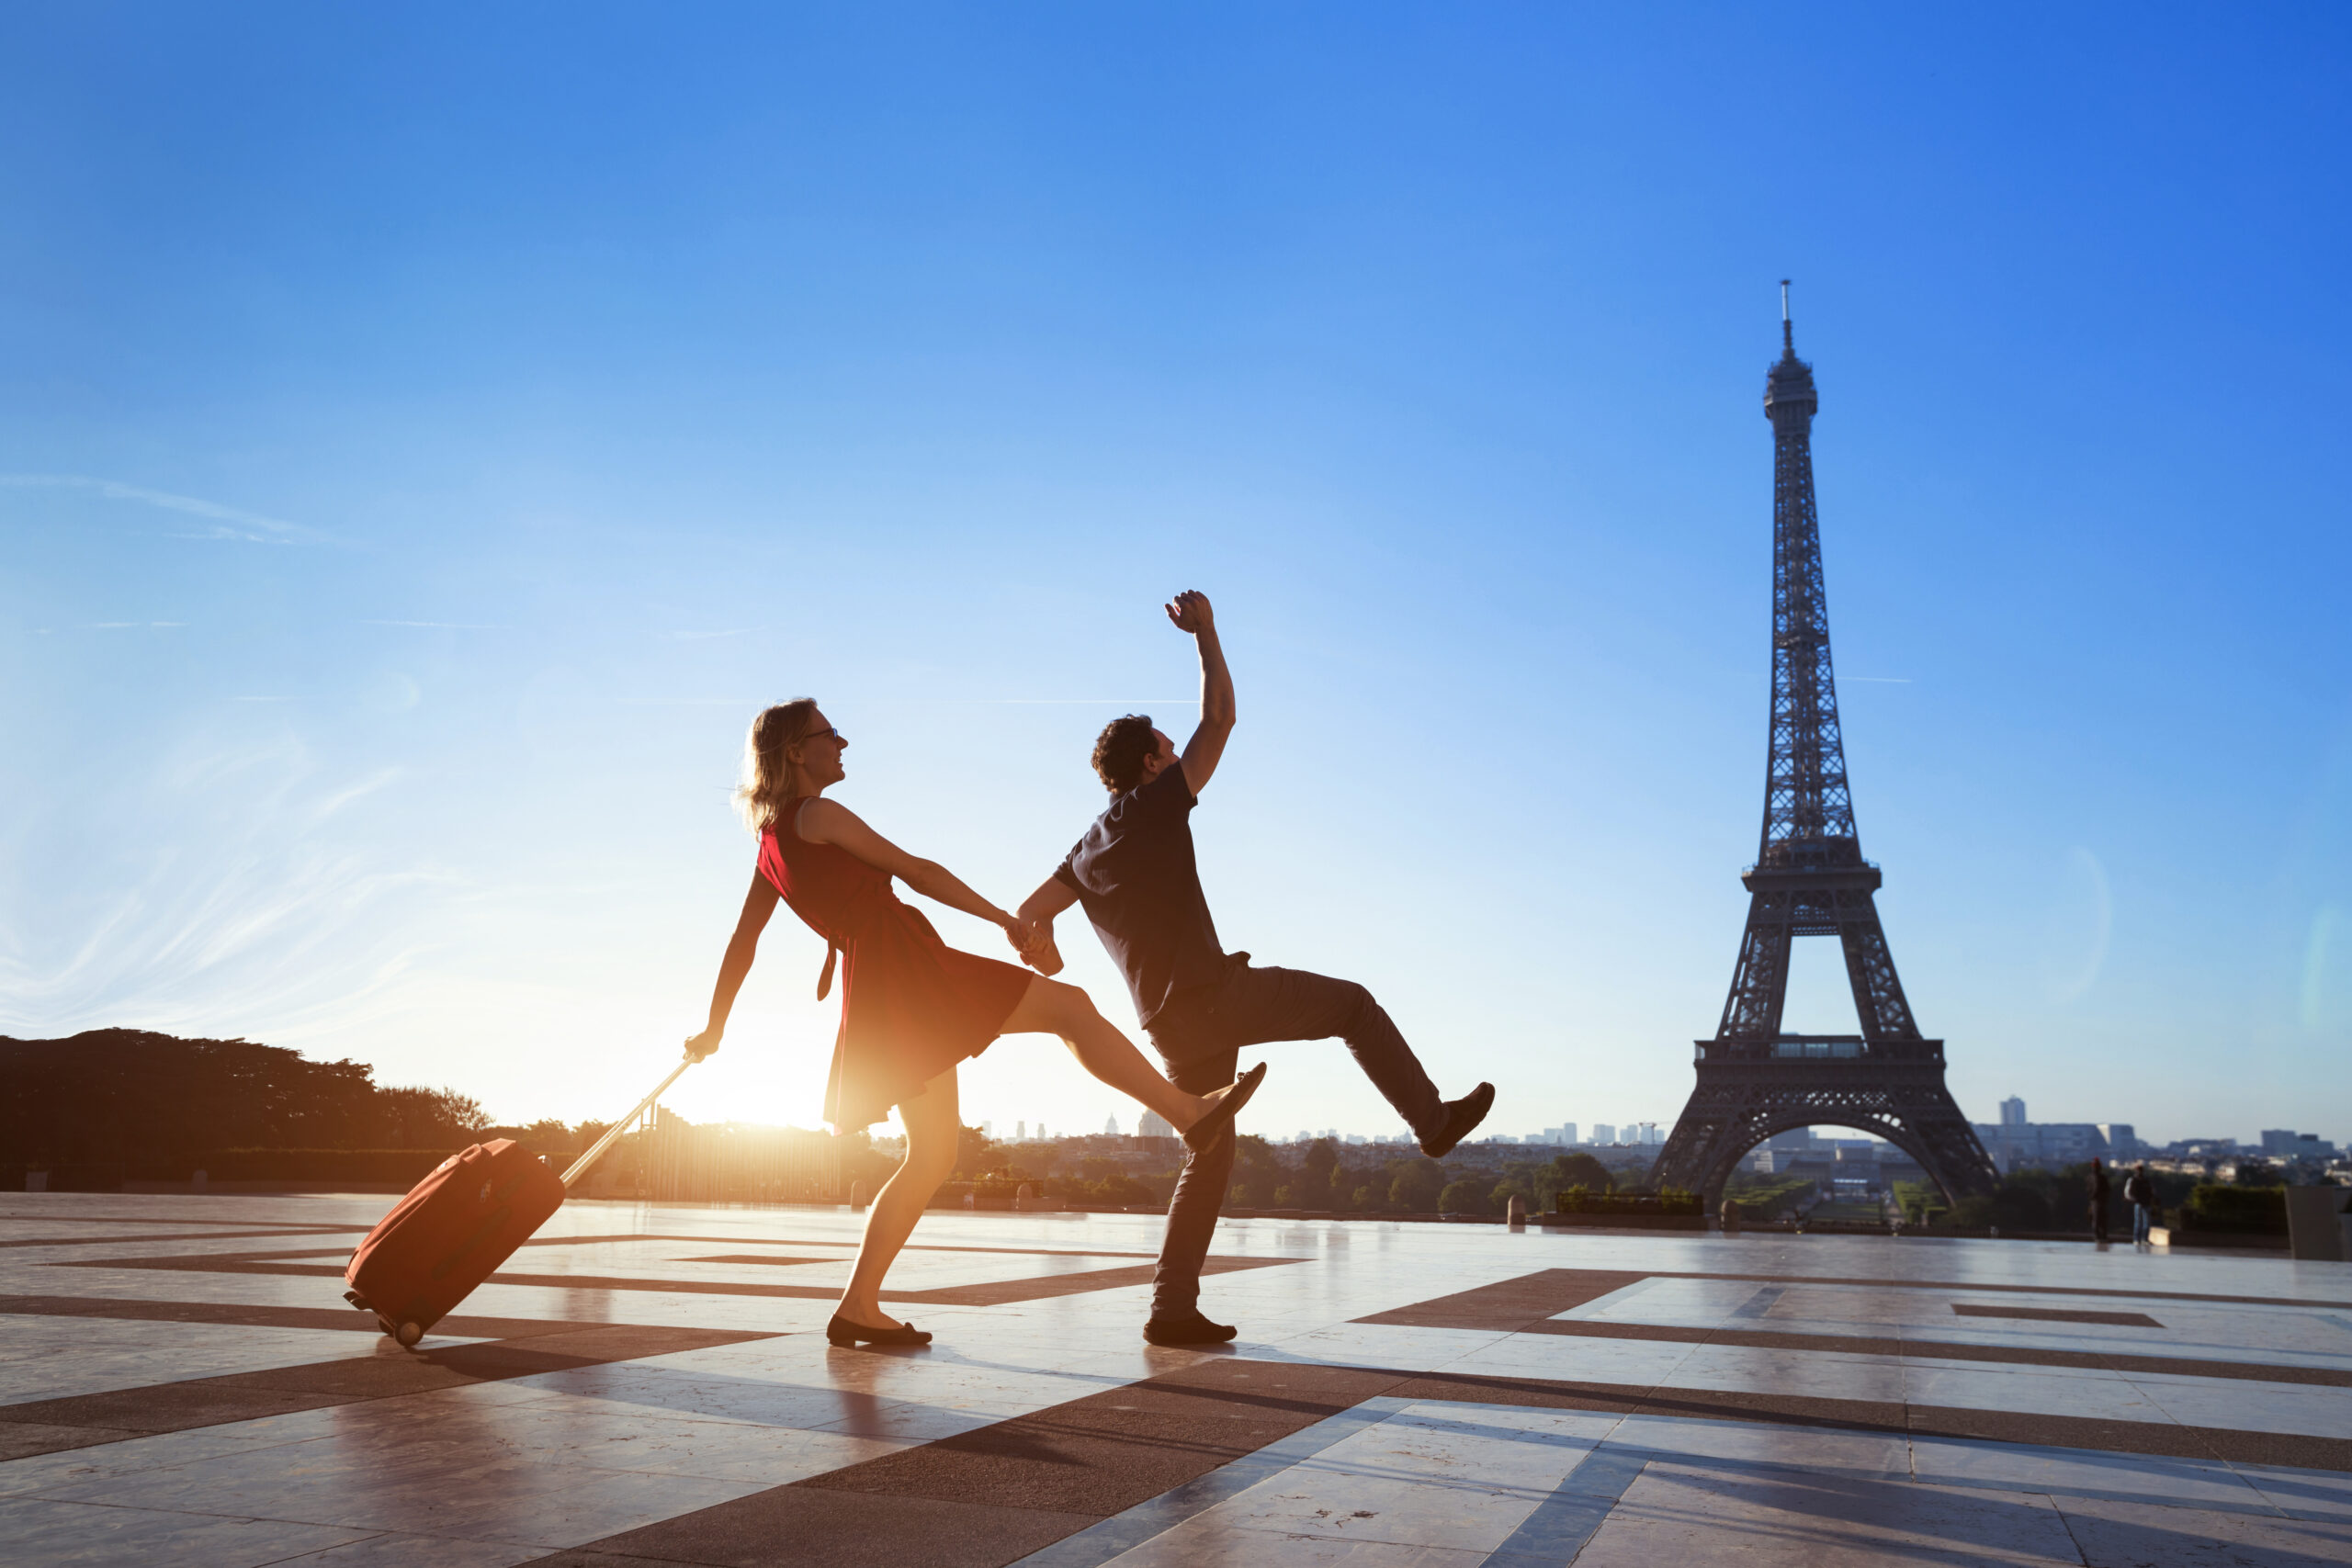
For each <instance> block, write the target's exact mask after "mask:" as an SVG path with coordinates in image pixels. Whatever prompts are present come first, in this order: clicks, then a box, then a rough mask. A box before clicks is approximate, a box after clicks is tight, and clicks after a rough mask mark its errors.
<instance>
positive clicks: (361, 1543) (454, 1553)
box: [281, 1533, 546, 1568]
mask: <svg viewBox="0 0 2352 1568" xmlns="http://www.w3.org/2000/svg"><path fill="white" fill-rule="evenodd" d="M545 1551H546V1549H545V1548H544V1547H541V1546H538V1545H536V1544H528V1543H522V1542H515V1541H503V1540H459V1539H458V1538H457V1537H455V1536H446V1535H396V1534H390V1533H387V1534H384V1535H371V1536H368V1537H367V1538H366V1539H364V1540H355V1541H352V1542H350V1543H349V1544H347V1545H345V1546H331V1547H328V1548H327V1549H326V1550H325V1551H311V1552H305V1553H304V1554H303V1555H301V1556H300V1557H288V1558H285V1559H282V1560H281V1562H282V1563H283V1564H299V1565H300V1568H513V1565H514V1564H515V1563H520V1562H530V1561H531V1560H532V1559H534V1558H537V1557H539V1556H541V1555H543V1554H544V1552H545Z"/></svg>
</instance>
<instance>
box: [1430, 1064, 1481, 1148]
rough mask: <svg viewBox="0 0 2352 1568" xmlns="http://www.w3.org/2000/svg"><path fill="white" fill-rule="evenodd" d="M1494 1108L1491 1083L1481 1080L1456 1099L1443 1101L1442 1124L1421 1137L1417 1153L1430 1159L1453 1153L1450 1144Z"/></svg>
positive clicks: (1465, 1133)
mask: <svg viewBox="0 0 2352 1568" xmlns="http://www.w3.org/2000/svg"><path fill="white" fill-rule="evenodd" d="M1494 1108H1495V1086H1494V1085H1492V1084H1490V1083H1482V1084H1480V1085H1479V1086H1478V1087H1477V1088H1476V1089H1472V1090H1471V1091H1470V1092H1469V1093H1468V1094H1465V1095H1464V1096H1463V1097H1462V1098H1461V1099H1460V1100H1447V1101H1446V1102H1445V1125H1444V1126H1442V1127H1440V1128H1439V1129H1438V1130H1437V1131H1436V1132H1435V1133H1432V1134H1430V1135H1429V1136H1428V1137H1426V1138H1423V1139H1422V1140H1421V1153H1423V1154H1425V1155H1427V1156H1430V1158H1431V1159H1443V1158H1444V1157H1445V1156H1448V1155H1450V1154H1452V1153H1453V1145H1456V1144H1458V1143H1460V1142H1461V1141H1462V1140H1463V1139H1464V1138H1466V1137H1468V1136H1469V1135H1470V1134H1471V1131H1472V1129H1474V1128H1476V1126H1477V1125H1478V1123H1479V1122H1484V1121H1485V1120H1486V1119H1487V1111H1491V1110H1493V1109H1494Z"/></svg>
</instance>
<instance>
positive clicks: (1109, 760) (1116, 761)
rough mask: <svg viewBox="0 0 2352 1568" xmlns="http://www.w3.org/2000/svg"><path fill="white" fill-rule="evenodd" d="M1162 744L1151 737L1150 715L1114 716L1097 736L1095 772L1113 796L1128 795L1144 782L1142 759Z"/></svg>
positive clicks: (1095, 742)
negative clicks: (1128, 792)
mask: <svg viewBox="0 0 2352 1568" xmlns="http://www.w3.org/2000/svg"><path fill="white" fill-rule="evenodd" d="M1158 744H1159V743H1158V742H1157V741H1155V740H1154V739H1152V729H1151V716H1150V715H1149V714H1142V713H1131V714H1126V715H1123V716H1120V717H1118V718H1114V719H1113V720H1112V721H1111V722H1110V723H1108V724H1106V725H1104V726H1103V733H1102V734H1100V735H1098V736H1096V737H1095V738H1094V775H1095V777H1097V778H1099V779H1101V780H1102V781H1103V788H1104V789H1107V790H1109V791H1110V792H1111V793H1112V794H1113V795H1125V794H1126V793H1127V791H1129V790H1131V789H1133V788H1135V787H1136V785H1137V784H1141V783H1143V761H1144V759H1145V758H1146V757H1148V756H1150V755H1151V753H1152V750H1153V748H1154V747H1156V746H1157V745H1158Z"/></svg>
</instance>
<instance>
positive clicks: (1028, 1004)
mask: <svg viewBox="0 0 2352 1568" xmlns="http://www.w3.org/2000/svg"><path fill="white" fill-rule="evenodd" d="M1000 1032H1001V1033H1005V1034H1058V1035H1060V1036H1061V1037H1062V1043H1064V1044H1065V1045H1068V1046H1069V1049H1070V1055H1074V1056H1076V1057H1077V1058H1078V1064H1079V1066H1082V1067H1084V1068H1085V1069H1086V1070H1087V1071H1088V1072H1090V1073H1092V1074H1093V1075H1094V1076H1095V1077H1098V1078H1101V1079H1102V1080H1103V1082H1104V1083H1106V1084H1109V1085H1110V1086H1111V1087H1112V1088H1113V1089H1117V1090H1118V1091H1119V1092H1120V1093H1121V1094H1124V1095H1125V1096H1126V1097H1127V1098H1128V1099H1130V1100H1137V1101H1140V1102H1141V1103H1142V1104H1143V1106H1144V1107H1145V1109H1147V1110H1149V1111H1158V1112H1159V1114H1160V1115H1161V1116H1162V1117H1164V1118H1166V1120H1167V1122H1168V1124H1169V1125H1170V1126H1171V1127H1173V1128H1175V1129H1176V1130H1177V1131H1178V1132H1179V1133H1182V1132H1183V1131H1184V1130H1185V1129H1186V1128H1188V1127H1190V1126H1192V1124H1193V1122H1197V1121H1199V1120H1200V1119H1201V1118H1202V1117H1203V1116H1204V1115H1205V1114H1207V1112H1208V1110H1209V1108H1210V1107H1211V1106H1213V1105H1215V1104H1216V1097H1214V1096H1212V1097H1210V1098H1209V1099H1206V1100H1204V1099H1202V1098H1201V1097H1200V1096H1198V1095H1194V1094H1186V1093H1185V1092H1184V1091H1183V1090H1182V1089H1178V1088H1177V1087H1176V1086H1175V1085H1174V1084H1172V1083H1170V1082H1169V1081H1168V1080H1167V1079H1166V1078H1164V1077H1160V1076H1159V1072H1158V1071H1157V1070H1155V1069H1154V1068H1153V1066H1152V1065H1151V1064H1150V1063H1149V1062H1148V1061H1146V1060H1144V1055H1143V1053H1142V1052H1140V1051H1138V1050H1136V1048H1135V1043H1134V1042H1133V1041H1131V1040H1129V1039H1128V1038H1127V1037H1126V1036H1125V1035H1124V1034H1122V1033H1120V1032H1119V1031H1118V1029H1117V1028H1116V1027H1115V1026H1114V1025H1113V1024H1112V1022H1111V1021H1110V1020H1109V1019H1107V1018H1104V1017H1103V1015H1102V1013H1100V1012H1098V1011H1097V1010H1095V1007H1094V998H1091V997H1090V996H1088V995H1087V994H1086V993H1085V992H1084V991H1082V990H1080V989H1079V988H1078V987H1076V986H1065V985H1063V984H1062V983H1061V982H1060V981H1058V980H1048V979H1046V977H1045V976H1042V975H1040V976H1036V977H1035V978H1034V979H1032V980H1031V981H1030V982H1029V989H1028V990H1027V991H1026V992H1024V993H1023V995H1022V998H1021V1000H1020V1001H1019V1002H1018V1003H1017V1004H1016V1005H1015V1006H1014V1007H1013V1010H1012V1013H1011V1014H1010V1015H1009V1016H1008V1017H1007V1018H1006V1019H1005V1021H1004V1024H1003V1027H1002V1029H1001V1031H1000Z"/></svg>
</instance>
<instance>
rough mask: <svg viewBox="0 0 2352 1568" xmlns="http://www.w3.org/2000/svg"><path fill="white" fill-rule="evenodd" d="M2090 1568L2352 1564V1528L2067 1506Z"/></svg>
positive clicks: (2072, 1500) (2109, 1505) (2144, 1508)
mask: <svg viewBox="0 0 2352 1568" xmlns="http://www.w3.org/2000/svg"><path fill="white" fill-rule="evenodd" d="M2058 1508H2059V1512H2060V1513H2061V1514H2063V1515H2064V1517H2065V1520H2066V1528H2067V1530H2068V1531H2069V1532H2070V1533H2071V1534H2072V1535H2073V1537H2074V1539H2075V1543H2076V1544H2077V1545H2078V1546H2080V1547H2081V1549H2082V1561H2083V1562H2085V1563H2086V1564H2088V1565H2089V1568H2140V1565H2141V1564H2143V1563H2161V1564H2163V1568H2287V1565H2297V1568H2300V1565H2301V1564H2319V1563H2328V1562H2352V1522H2347V1521H2345V1520H2341V1519H2327V1520H2314V1519H2291V1518H2278V1517H2268V1516H2265V1515H2260V1514H2246V1513H2222V1512H2217V1511H2213V1510H2209V1509H2201V1508H2176V1507H2164V1506H2157V1505H2154V1504H2150V1503H2141V1502H2127V1501H2120V1500H2117V1499H2112V1498H2088V1497H2085V1498H2076V1497H2068V1498H2064V1499H2062V1500H2060V1502H2059V1504H2058Z"/></svg>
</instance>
